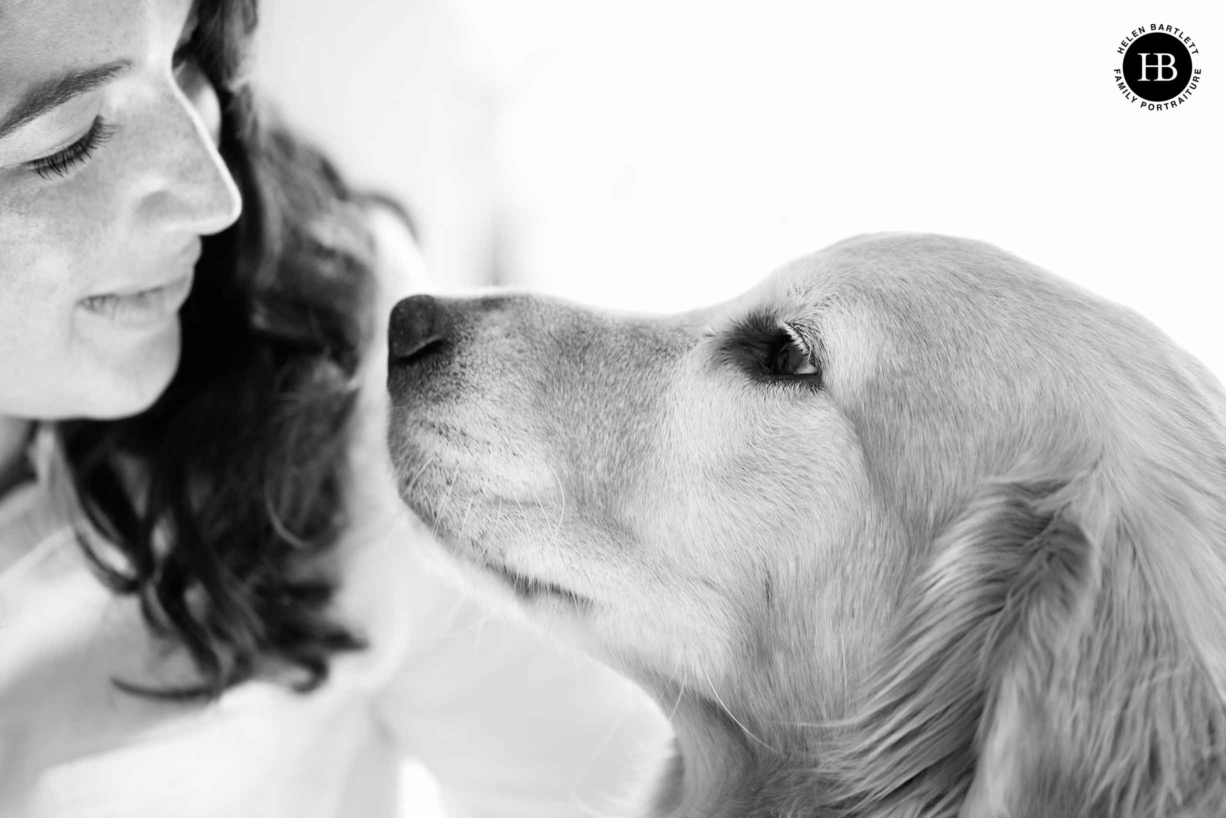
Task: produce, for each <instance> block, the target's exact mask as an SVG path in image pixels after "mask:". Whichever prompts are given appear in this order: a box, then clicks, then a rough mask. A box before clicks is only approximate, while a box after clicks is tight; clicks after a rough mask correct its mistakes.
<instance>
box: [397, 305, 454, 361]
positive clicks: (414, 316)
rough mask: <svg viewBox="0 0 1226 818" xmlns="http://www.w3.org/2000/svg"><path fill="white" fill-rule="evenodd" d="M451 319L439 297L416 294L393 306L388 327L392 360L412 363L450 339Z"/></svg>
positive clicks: (436, 350) (423, 358)
mask: <svg viewBox="0 0 1226 818" xmlns="http://www.w3.org/2000/svg"><path fill="white" fill-rule="evenodd" d="M451 324H452V322H451V320H450V318H449V316H448V314H447V311H446V310H445V309H444V308H443V305H442V303H440V302H439V300H438V299H437V298H434V297H433V296H429V295H413V296H409V297H408V298H406V299H404V300H403V301H401V302H400V303H398V304H397V305H396V306H395V307H393V308H392V317H391V319H390V323H389V324H388V328H387V343H388V360H389V363H391V364H395V365H400V366H411V365H412V364H415V363H420V362H421V361H423V360H425V359H426V358H429V357H430V356H431V355H433V354H434V353H436V352H439V351H441V350H442V349H443V347H444V346H445V345H446V344H447V343H448V341H449V340H450V336H451V331H452V326H451Z"/></svg>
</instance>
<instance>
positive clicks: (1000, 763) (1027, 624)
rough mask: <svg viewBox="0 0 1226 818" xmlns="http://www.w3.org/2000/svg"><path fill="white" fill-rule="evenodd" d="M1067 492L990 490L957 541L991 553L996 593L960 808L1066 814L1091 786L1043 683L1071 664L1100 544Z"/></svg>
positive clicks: (974, 817)
mask: <svg viewBox="0 0 1226 818" xmlns="http://www.w3.org/2000/svg"><path fill="white" fill-rule="evenodd" d="M1071 493H1072V492H1071V491H1070V488H1069V486H1067V485H1066V486H1065V487H1063V491H1044V490H1043V488H1042V487H1039V486H1035V485H1022V484H1018V483H1012V484H1008V485H1002V486H999V487H997V489H996V490H995V491H989V493H988V494H987V496H986V497H984V498H983V503H984V504H983V505H982V506H981V507H980V509H979V511H980V515H976V514H975V513H974V511H972V514H971V517H970V519H967V520H966V525H967V530H964V531H959V532H957V539H956V542H955V548H959V549H969V550H970V551H971V552H974V553H976V555H977V556H978V557H980V558H983V559H986V560H991V561H998V568H997V569H995V570H993V569H988V570H989V575H988V577H987V579H988V582H989V584H990V585H992V586H993V587H991V588H985V592H986V593H987V594H991V595H993V596H995V599H993V600H987V599H985V600H984V602H985V604H988V605H990V606H991V608H992V610H991V612H990V613H989V614H988V620H987V621H988V623H990V624H989V626H988V628H987V631H986V633H985V638H984V642H983V645H982V649H981V653H980V662H979V666H978V671H979V672H978V676H979V679H978V686H979V688H980V690H981V691H982V696H983V712H982V716H981V717H980V721H979V726H978V729H977V732H976V736H975V747H976V749H977V750H978V759H977V761H976V766H975V772H974V778H973V779H972V783H971V786H970V789H969V793H968V794H967V797H966V800H965V801H964V802H963V805H962V808H961V809H960V811H959V813H958V814H959V816H960V818H989V816H991V818H1063V816H1068V818H1075V816H1076V817H1080V816H1087V815H1089V814H1090V813H1089V807H1090V804H1091V802H1092V801H1093V800H1094V797H1093V796H1094V794H1093V793H1091V792H1089V789H1090V787H1091V782H1090V779H1089V776H1088V774H1087V773H1086V770H1085V766H1084V764H1083V763H1082V761H1083V759H1081V758H1076V759H1074V758H1072V757H1070V755H1069V753H1070V751H1071V750H1072V749H1073V745H1074V743H1073V742H1072V741H1070V736H1069V732H1068V730H1067V729H1066V728H1067V727H1068V725H1067V724H1060V723H1055V721H1056V720H1058V719H1062V718H1063V717H1064V716H1065V715H1067V713H1066V712H1065V711H1066V708H1064V707H1062V706H1058V705H1057V706H1053V705H1054V704H1055V703H1054V702H1052V700H1051V699H1052V697H1053V695H1054V696H1056V697H1058V696H1059V695H1060V694H1059V693H1058V692H1053V690H1052V688H1053V686H1056V687H1059V686H1060V685H1061V683H1063V682H1065V681H1066V680H1065V679H1064V678H1063V677H1064V675H1065V674H1066V673H1067V672H1068V671H1069V670H1070V669H1073V668H1075V667H1076V665H1077V652H1078V650H1079V647H1080V642H1081V637H1083V636H1084V635H1085V634H1087V633H1089V632H1090V631H1092V630H1093V627H1094V626H1093V618H1094V617H1093V613H1094V608H1095V603H1096V601H1097V597H1098V591H1099V580H1100V576H1101V564H1100V557H1101V550H1100V549H1099V548H1098V547H1097V546H1096V544H1094V543H1091V541H1090V538H1089V536H1088V535H1087V533H1086V531H1085V529H1084V528H1083V526H1082V525H1081V524H1080V523H1079V522H1078V521H1077V520H1075V519H1073V517H1074V513H1073V511H1072V510H1071V509H1070V507H1069V505H1068V503H1067V499H1066V498H1067V497H1068V496H1069V494H1071Z"/></svg>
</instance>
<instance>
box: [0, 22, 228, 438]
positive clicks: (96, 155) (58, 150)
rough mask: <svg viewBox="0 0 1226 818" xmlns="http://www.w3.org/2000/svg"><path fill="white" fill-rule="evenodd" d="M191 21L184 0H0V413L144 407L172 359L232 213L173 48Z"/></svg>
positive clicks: (212, 113)
mask: <svg viewBox="0 0 1226 818" xmlns="http://www.w3.org/2000/svg"><path fill="white" fill-rule="evenodd" d="M194 24H195V20H194V13H193V11H192V4H191V2H190V0H0V415H8V416H18V417H30V418H39V419H61V418H69V417H92V418H108V417H120V416H124V415H130V414H134V413H136V412H139V411H140V410H142V409H144V408H145V407H147V406H148V405H149V404H151V403H152V402H153V401H154V399H156V398H157V396H158V395H159V394H160V393H161V392H162V390H163V389H165V387H166V385H167V384H168V383H169V382H170V379H171V377H172V376H173V374H174V371H175V369H176V367H177V366H178V362H179V348H180V340H179V318H178V310H179V307H180V306H181V305H182V304H183V301H184V300H185V299H186V297H187V294H188V291H189V290H190V288H191V287H192V286H193V282H192V274H193V268H194V264H195V261H196V259H197V257H198V255H199V252H200V237H201V236H203V235H207V234H210V233H216V232H218V231H220V230H223V229H224V228H225V227H227V226H228V225H230V224H231V223H233V222H234V220H235V219H236V218H237V217H238V213H239V209H240V199H239V194H238V190H237V188H236V187H235V185H234V180H233V179H232V178H231V177H230V174H229V172H228V171H227V170H226V168H225V166H224V165H223V164H222V161H221V159H220V157H219V156H218V154H217V151H216V148H215V145H216V141H217V134H218V129H219V125H220V111H219V108H218V101H217V95H216V93H215V91H214V89H213V87H212V86H211V85H210V84H209V82H208V81H207V80H206V79H205V77H204V75H203V74H202V73H201V72H200V70H199V69H198V68H197V67H196V65H195V63H193V62H191V61H184V60H183V59H182V58H181V57H176V51H178V50H180V49H181V48H182V47H183V46H184V45H185V44H186V43H187V42H188V41H189V39H190V38H191V36H192V29H193V26H194ZM207 285H208V283H207V282H197V283H196V284H195V286H207Z"/></svg>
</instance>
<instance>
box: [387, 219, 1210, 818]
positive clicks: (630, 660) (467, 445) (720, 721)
mask: <svg viewBox="0 0 1226 818" xmlns="http://www.w3.org/2000/svg"><path fill="white" fill-rule="evenodd" d="M389 363H390V372H389V390H390V392H391V398H392V405H393V409H392V421H391V422H392V425H391V431H390V441H389V444H390V447H391V453H392V457H393V461H394V462H395V463H396V464H397V470H398V474H399V479H400V491H401V495H402V496H403V498H404V499H405V501H406V502H407V503H408V504H409V505H410V506H411V507H412V509H413V510H414V511H415V512H416V513H417V514H418V515H420V516H421V517H422V518H423V519H424V520H426V521H427V522H428V523H429V524H430V525H432V526H433V527H434V530H435V531H436V533H437V535H438V536H439V537H440V539H441V540H442V541H443V542H444V543H445V544H446V547H447V550H448V552H449V553H450V555H451V557H453V558H454V560H455V561H457V562H458V563H461V564H462V565H463V566H466V567H467V570H470V572H471V574H472V575H473V578H474V580H475V581H476V582H478V583H480V584H481V585H484V586H486V587H487V588H488V589H490V590H491V591H493V592H494V593H501V594H503V595H505V596H507V597H508V598H514V599H515V600H516V601H517V603H518V605H519V606H522V607H523V608H525V609H526V610H527V611H528V613H529V615H530V616H531V617H532V618H534V619H539V620H541V621H544V622H546V623H548V625H549V626H550V628H551V629H553V630H554V631H557V632H562V633H564V634H565V635H567V636H569V637H570V638H573V639H575V640H578V641H579V642H580V643H581V644H582V645H583V646H584V647H585V648H586V649H587V650H589V651H591V652H593V653H595V654H596V655H598V656H599V657H601V658H602V659H604V660H605V661H607V662H609V663H611V664H612V665H613V666H615V667H616V668H618V669H619V670H620V671H622V672H624V673H625V674H627V675H629V676H630V677H632V678H634V679H635V680H636V681H638V682H639V683H640V684H642V685H643V686H644V687H645V688H646V689H647V690H648V691H649V692H650V693H651V694H653V695H654V697H655V698H656V699H657V700H658V701H659V703H660V706H661V707H662V708H663V709H664V711H665V713H667V714H668V715H669V717H670V718H671V720H672V723H673V725H674V727H675V730H676V733H677V743H678V754H677V759H676V762H675V764H674V768H673V769H672V770H671V775H670V776H669V777H668V780H667V783H666V784H665V785H664V786H663V787H662V788H661V792H660V793H659V797H658V799H657V803H656V807H655V814H658V815H667V816H686V817H687V818H689V816H704V818H716V816H729V817H731V816H736V817H737V818H746V817H747V816H755V817H759V818H765V817H766V816H777V817H779V818H782V817H783V816H797V817H798V818H799V817H800V816H874V817H876V816H897V817H898V818H902V817H903V816H907V817H916V818H918V816H963V817H964V818H969V817H972V816H973V817H975V818H977V817H978V816H993V817H1000V818H1003V817H1004V816H1008V817H1009V818H1056V817H1057V816H1078V818H1080V817H1081V816H1102V817H1103V818H1105V817H1106V816H1113V817H1114V816H1121V817H1128V818H1131V817H1132V816H1176V815H1177V816H1226V397H1224V396H1223V393H1222V390H1221V388H1220V386H1219V385H1218V384H1217V382H1215V380H1214V379H1213V377H1212V376H1211V375H1210V374H1209V373H1208V372H1207V371H1206V370H1205V369H1204V368H1203V367H1202V366H1201V365H1200V364H1198V363H1197V361H1195V360H1193V359H1192V358H1191V357H1190V356H1188V355H1187V354H1185V353H1184V352H1182V351H1180V350H1179V349H1177V348H1176V347H1175V345H1174V344H1173V343H1172V342H1171V341H1170V340H1169V339H1168V338H1167V337H1166V336H1164V335H1163V334H1162V333H1161V332H1160V331H1158V330H1157V329H1155V328H1154V327H1153V326H1152V325H1151V324H1149V323H1147V322H1146V321H1145V320H1144V319H1142V318H1140V317H1139V316H1137V315H1136V314H1135V313H1133V312H1131V311H1129V310H1127V309H1124V308H1121V307H1119V306H1116V305H1114V304H1111V303H1109V302H1107V301H1105V300H1103V299H1101V298H1098V297H1096V296H1094V295H1092V294H1090V293H1088V292H1085V291H1083V290H1080V289H1078V288H1076V287H1074V286H1072V285H1070V284H1069V283H1067V282H1064V281H1062V280H1060V279H1058V278H1056V277H1054V276H1052V275H1050V274H1048V273H1046V272H1044V271H1042V270H1040V269H1037V268H1036V267H1034V266H1032V265H1030V264H1028V263H1026V262H1024V261H1022V260H1020V259H1018V258H1015V257H1013V256H1011V255H1009V254H1007V253H1005V252H1003V251H1001V250H998V249H996V248H994V247H991V246H989V245H986V244H982V243H978V242H973V241H967V240H961V239H954V238H946V237H940V236H926V235H875V236H866V237H860V238H855V239H851V240H848V241H844V242H842V243H839V244H836V245H834V246H832V247H829V248H827V249H825V250H823V251H821V252H819V253H816V254H815V255H812V256H809V257H807V258H803V259H800V260H798V261H796V262H794V263H791V264H789V265H787V266H785V267H783V268H782V269H780V270H779V271H777V272H776V273H774V274H773V275H772V276H771V277H769V278H768V279H766V280H765V281H764V282H763V283H762V284H760V285H759V286H757V287H756V288H755V289H752V290H750V291H749V292H748V293H746V294H745V295H743V296H741V297H739V298H736V299H734V300H732V301H730V302H727V303H724V304H720V305H717V306H714V307H711V308H707V309H700V310H695V311H693V312H687V313H683V314H680V315H675V316H669V317H653V316H635V315H614V314H608V313H603V312H596V311H592V310H588V309H584V308H581V307H578V306H574V305H571V304H567V303H562V302H559V301H556V300H550V299H545V298H539V297H532V296H528V295H520V294H501V295H497V294H492V295H486V296H482V297H473V298H469V299H441V298H432V297H429V296H416V297H413V298H409V299H406V300H405V301H402V302H400V303H399V304H398V305H397V307H396V309H395V310H394V312H393V315H392V327H391V336H390V358H389Z"/></svg>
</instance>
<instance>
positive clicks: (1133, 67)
mask: <svg viewBox="0 0 1226 818" xmlns="http://www.w3.org/2000/svg"><path fill="white" fill-rule="evenodd" d="M1123 68H1124V82H1126V83H1127V84H1128V87H1129V88H1130V89H1131V90H1132V92H1133V93H1134V94H1136V95H1137V96H1138V97H1140V98H1141V99H1144V100H1148V101H1150V102H1166V101H1167V100H1169V99H1174V98H1175V97H1177V96H1179V95H1180V94H1182V93H1183V90H1184V89H1185V88H1187V87H1188V82H1189V81H1190V80H1191V79H1192V55H1191V54H1189V53H1188V47H1187V46H1186V45H1184V44H1183V42H1182V41H1181V40H1180V39H1179V38H1177V37H1174V36H1172V35H1170V34H1167V33H1165V32H1162V31H1154V32H1151V33H1149V34H1145V35H1142V36H1140V37H1138V38H1137V39H1135V40H1133V42H1132V44H1131V45H1130V46H1129V47H1128V50H1127V51H1125V52H1124V65H1123Z"/></svg>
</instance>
